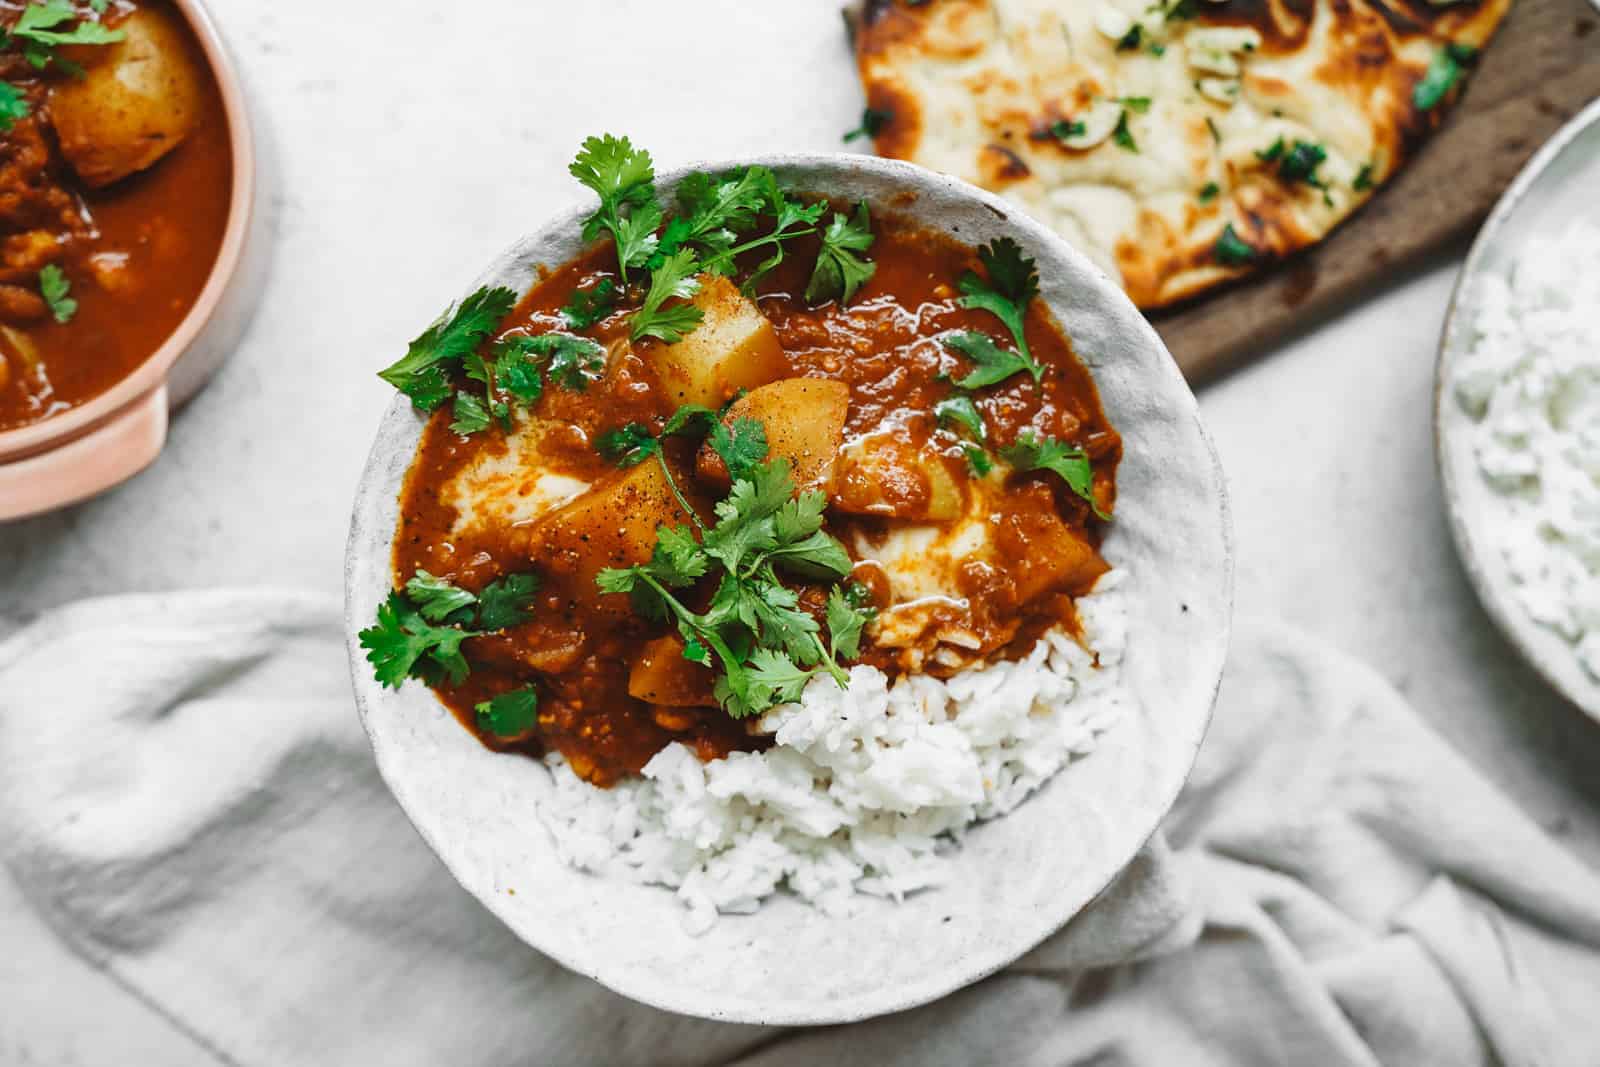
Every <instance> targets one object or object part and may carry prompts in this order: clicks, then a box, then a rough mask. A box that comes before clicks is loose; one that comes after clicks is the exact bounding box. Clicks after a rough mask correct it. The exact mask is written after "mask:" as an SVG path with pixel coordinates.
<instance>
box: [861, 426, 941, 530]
mask: <svg viewBox="0 0 1600 1067" xmlns="http://www.w3.org/2000/svg"><path fill="white" fill-rule="evenodd" d="M837 468H838V469H837V474H836V477H835V483H836V485H837V488H836V489H835V490H834V495H833V506H834V507H836V508H837V509H839V510H840V511H845V512H849V513H851V514H855V515H880V516H883V517H885V518H891V519H918V520H922V521H929V522H948V521H949V520H951V519H955V518H958V517H960V515H961V513H962V512H963V511H964V510H966V495H965V494H964V493H963V491H962V488H961V485H960V483H958V482H957V481H956V478H955V475H953V474H951V473H950V468H949V466H948V464H947V463H946V460H945V458H944V457H943V456H941V455H939V454H938V453H936V452H932V451H930V450H929V449H928V447H927V446H926V445H925V444H924V445H922V446H920V447H919V445H918V444H917V443H916V442H914V441H913V440H911V438H910V437H909V435H907V434H906V433H905V431H904V430H903V429H901V430H896V431H889V432H885V433H876V434H873V435H871V436H869V437H864V438H861V439H860V440H856V441H852V442H850V444H848V445H846V446H845V449H844V451H843V452H841V453H840V455H839V460H838V464H837Z"/></svg>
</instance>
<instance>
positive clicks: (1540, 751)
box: [1408, 499, 1600, 837]
mask: <svg viewBox="0 0 1600 1067" xmlns="http://www.w3.org/2000/svg"><path fill="white" fill-rule="evenodd" d="M1443 507H1444V505H1443V501H1442V499H1441V500H1439V501H1438V507H1437V508H1436V509H1435V512H1434V516H1433V520H1432V529H1431V533H1432V540H1433V541H1434V543H1435V544H1436V545H1437V546H1438V550H1439V551H1440V552H1441V553H1444V554H1446V555H1447V556H1448V558H1449V560H1450V563H1449V574H1450V576H1451V584H1450V594H1451V602H1450V603H1448V604H1439V605H1437V607H1438V608H1439V609H1440V610H1441V611H1444V612H1448V613H1449V615H1450V617H1451V618H1452V619H1454V620H1455V622H1456V625H1455V626H1454V627H1453V629H1452V631H1451V633H1450V636H1451V639H1452V640H1453V641H1454V642H1455V643H1456V644H1457V646H1458V648H1459V651H1460V653H1461V656H1462V658H1463V659H1464V660H1466V661H1467V662H1469V663H1473V664H1477V665H1479V666H1480V668H1481V669H1480V670H1478V671H1477V673H1476V675H1475V681H1476V683H1477V684H1478V685H1480V686H1481V687H1482V688H1483V689H1485V690H1486V691H1487V697H1488V700H1487V701H1486V702H1487V703H1490V704H1492V705H1493V706H1494V707H1495V708H1496V709H1497V710H1498V716H1499V718H1500V720H1501V723H1502V725H1503V726H1504V727H1505V728H1506V729H1507V731H1508V732H1509V733H1512V734H1513V735H1514V736H1515V737H1516V738H1517V739H1518V740H1519V741H1521V742H1523V744H1522V747H1523V749H1524V750H1525V751H1527V752H1531V753H1534V754H1535V757H1536V761H1537V763H1538V765H1539V766H1540V770H1541V771H1544V770H1546V769H1547V768H1548V767H1549V765H1550V764H1551V763H1556V764H1559V765H1560V766H1559V769H1557V770H1555V771H1554V773H1552V774H1551V775H1550V776H1551V777H1552V778H1553V779H1555V780H1557V781H1559V782H1561V783H1562V784H1564V785H1566V786H1570V787H1571V788H1573V789H1574V790H1576V791H1577V792H1578V793H1579V794H1580V795H1581V796H1582V797H1583V799H1584V800H1586V801H1588V802H1589V804H1590V805H1591V806H1593V807H1595V808H1600V774H1596V773H1595V768H1597V767H1600V724H1597V723H1596V722H1595V720H1593V719H1591V718H1590V717H1589V716H1588V715H1586V714H1585V713H1584V712H1583V710H1582V709H1581V708H1579V707H1578V706H1577V705H1576V704H1574V703H1572V702H1571V701H1570V700H1568V699H1567V698H1566V697H1565V696H1563V695H1562V694H1561V693H1560V692H1558V691H1557V690H1555V689H1554V688H1552V687H1551V686H1550V685H1549V684H1548V683H1547V682H1545V680H1544V679H1543V678H1542V677H1540V675H1539V673H1538V672H1537V671H1535V670H1534V669H1533V667H1532V666H1530V665H1529V664H1528V662H1527V661H1526V660H1525V659H1524V658H1523V657H1522V655H1521V654H1520V653H1519V652H1518V651H1517V649H1516V647H1515V646H1514V645H1512V644H1511V643H1510V642H1509V641H1508V640H1507V639H1506V638H1505V636H1504V635H1503V634H1502V633H1501V632H1500V630H1499V628H1498V627H1497V626H1496V625H1495V624H1494V621H1493V620H1492V619H1491V618H1490V617H1489V613H1488V612H1487V611H1485V610H1484V608H1483V605H1482V604H1481V603H1480V602H1479V600H1478V597H1477V594H1476V593H1475V592H1474V591H1473V587H1472V583H1471V581H1470V580H1469V579H1468V577H1467V572H1466V569H1465V568H1464V567H1463V566H1462V564H1461V559H1460V557H1459V556H1457V555H1456V552H1455V545H1454V542H1453V541H1452V540H1451V537H1450V529H1449V523H1448V519H1447V517H1446V515H1445V513H1444V510H1443ZM1408 695H1410V696H1411V697H1412V699H1413V701H1414V702H1416V703H1417V704H1418V705H1419V710H1420V711H1421V712H1422V713H1423V714H1424V716H1425V717H1426V716H1427V714H1428V708H1427V707H1426V706H1425V702H1426V699H1427V697H1426V695H1424V694H1408ZM1464 754H1465V755H1467V756H1468V758H1472V757H1471V753H1464ZM1524 762H1526V761H1524ZM1485 770H1487V771H1488V772H1489V775H1490V777H1491V778H1495V779H1496V780H1503V778H1504V776H1503V775H1500V774H1497V773H1495V772H1496V768H1494V767H1488V768H1485ZM1545 830H1546V831H1547V832H1549V833H1550V834H1551V835H1553V836H1556V837H1560V836H1562V835H1563V834H1565V833H1567V832H1568V831H1569V830H1570V826H1569V825H1568V824H1567V820H1566V819H1565V818H1562V819H1559V820H1557V823H1556V824H1553V825H1545Z"/></svg>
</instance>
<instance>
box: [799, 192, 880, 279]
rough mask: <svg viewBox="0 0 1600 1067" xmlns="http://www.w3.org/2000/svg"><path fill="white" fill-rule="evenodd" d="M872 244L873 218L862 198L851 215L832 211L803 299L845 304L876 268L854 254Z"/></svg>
mask: <svg viewBox="0 0 1600 1067" xmlns="http://www.w3.org/2000/svg"><path fill="white" fill-rule="evenodd" d="M871 247H872V219H871V217H870V216H869V214H868V212H867V202H866V201H865V200H863V201H861V202H860V203H858V204H856V211H855V214H854V215H853V216H849V217H847V216H845V215H844V214H843V213H842V212H837V211H836V212H834V214H833V221H831V222H829V223H828V226H827V229H825V230H823V231H822V248H821V249H820V250H819V251H818V252H817V265H816V267H815V268H814V269H813V270H812V272H811V280H810V281H809V282H807V283H806V294H805V295H806V301H807V302H808V303H812V304H818V303H821V302H822V301H824V300H832V299H837V300H838V301H839V303H841V304H848V303H849V302H850V298H851V297H853V296H855V295H856V291H857V290H859V289H860V288H861V287H862V286H863V285H865V284H866V283H867V281H868V280H869V279H870V278H871V277H872V275H873V274H874V273H875V272H876V271H877V269H878V265H877V264H876V263H872V262H870V261H868V260H865V259H862V258H861V257H860V256H859V255H857V253H859V252H865V251H866V250H867V249H869V248H871Z"/></svg>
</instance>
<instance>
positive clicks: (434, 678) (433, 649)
mask: <svg viewBox="0 0 1600 1067" xmlns="http://www.w3.org/2000/svg"><path fill="white" fill-rule="evenodd" d="M538 589H539V581H538V579H537V578H536V577H535V576H534V575H531V574H510V575H507V576H505V577H504V578H499V579H496V580H495V581H493V582H490V583H489V584H488V585H486V586H484V588H483V591H482V592H481V593H476V594H474V593H470V592H468V591H467V590H465V589H462V588H460V587H459V586H457V585H455V584H454V583H452V582H449V581H446V580H445V579H443V578H436V577H434V576H433V575H431V574H429V573H428V572H427V571H422V570H419V571H417V573H416V574H414V575H412V577H411V579H410V580H409V581H407V582H406V585H405V588H404V589H403V590H396V591H395V592H392V593H390V594H389V598H388V599H387V600H386V601H384V602H383V603H382V604H381V605H379V607H378V621H377V623H376V624H375V625H373V626H370V627H368V628H367V629H365V630H362V631H361V632H360V633H359V634H357V635H356V636H357V639H358V640H359V641H360V642H361V647H362V648H364V649H366V650H367V661H368V662H369V663H371V664H372V667H373V674H374V675H375V676H376V678H377V679H378V681H379V683H381V684H382V685H385V686H388V687H390V688H393V689H398V688H400V684H401V683H402V682H404V681H405V680H406V679H407V678H419V679H421V680H422V681H424V682H426V683H427V684H429V685H438V684H440V683H442V682H449V683H450V684H451V685H460V684H461V683H462V682H463V681H465V680H466V678H467V675H468V673H470V670H471V668H470V667H469V666H468V664H467V660H466V657H465V656H463V655H462V654H461V644H462V642H463V641H465V640H467V639H468V638H469V637H482V636H484V635H486V634H490V633H494V632H496V631H498V630H503V629H505V628H507V627H510V626H516V625H518V624H519V623H522V622H525V621H527V619H528V617H529V614H530V611H531V608H532V604H533V596H534V593H536V592H537V591H538Z"/></svg>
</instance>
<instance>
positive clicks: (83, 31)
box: [0, 0, 128, 74]
mask: <svg viewBox="0 0 1600 1067" xmlns="http://www.w3.org/2000/svg"><path fill="white" fill-rule="evenodd" d="M94 10H95V12H96V13H97V14H103V13H104V11H105V7H104V6H96V7H95V8H94ZM69 22H76V23H77V24H76V25H75V26H73V27H71V28H70V29H65V28H63V27H64V26H65V24H66V23H69ZM127 36H128V35H127V34H126V33H124V32H123V31H122V30H113V29H109V28H107V27H106V26H103V25H101V24H100V23H98V22H95V21H93V20H92V19H86V18H83V17H82V16H81V15H80V14H79V13H78V11H77V9H76V8H74V7H73V6H72V4H71V3H69V2H68V0H45V2H44V3H32V4H29V5H28V6H27V7H26V8H24V9H23V11H22V14H21V15H20V16H19V17H18V18H17V21H16V22H15V23H13V24H12V26H11V28H10V30H9V31H0V47H9V46H10V45H12V44H13V43H15V44H18V45H20V46H21V48H22V55H23V58H24V59H26V60H27V61H28V63H29V64H30V65H32V66H33V67H34V68H35V69H36V70H43V69H44V68H46V67H48V66H50V65H51V64H52V63H54V64H55V65H56V66H58V67H61V68H62V69H63V70H66V71H67V72H69V73H72V74H82V73H83V68H82V67H80V66H78V65H77V64H76V63H73V62H72V61H71V60H67V59H62V58H61V57H60V56H59V55H57V54H56V48H57V47H59V46H61V45H100V44H116V43H117V42H118V41H122V40H125V39H126V38H127Z"/></svg>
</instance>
